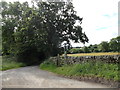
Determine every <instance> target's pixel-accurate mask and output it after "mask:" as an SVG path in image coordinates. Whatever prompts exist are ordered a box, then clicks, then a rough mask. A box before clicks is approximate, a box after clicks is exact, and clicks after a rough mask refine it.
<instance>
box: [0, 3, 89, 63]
mask: <svg viewBox="0 0 120 90" xmlns="http://www.w3.org/2000/svg"><path fill="white" fill-rule="evenodd" d="M0 4H1V9H2V37H3V39H2V44H3V48H2V53H3V55H7V54H10V55H11V54H12V55H14V56H16V57H17V58H18V61H22V62H25V63H29V64H32V63H37V62H41V60H43V59H45V57H49V56H55V55H57V54H58V53H60V52H61V43H62V42H63V41H67V43H69V44H70V40H73V41H74V42H82V43H85V42H88V38H87V36H86V34H85V33H83V32H82V28H81V23H82V18H80V17H79V16H77V15H76V12H75V11H74V7H73V5H72V3H65V2H41V1H33V4H32V7H30V6H29V4H28V2H24V3H20V2H14V3H7V2H5V1H2V2H1V3H0ZM76 21H79V22H80V23H79V25H78V26H75V24H76ZM42 56H43V57H42Z"/></svg>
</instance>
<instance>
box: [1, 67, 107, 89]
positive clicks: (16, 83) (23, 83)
mask: <svg viewBox="0 0 120 90" xmlns="http://www.w3.org/2000/svg"><path fill="white" fill-rule="evenodd" d="M1 75H2V88H109V87H107V86H105V85H101V84H96V83H90V82H84V81H77V80H72V79H67V78H63V77H59V76H57V75H55V74H53V73H51V72H48V71H44V70H40V69H39V67H38V66H29V67H22V68H18V69H11V70H7V71H3V72H2V74H0V76H1Z"/></svg>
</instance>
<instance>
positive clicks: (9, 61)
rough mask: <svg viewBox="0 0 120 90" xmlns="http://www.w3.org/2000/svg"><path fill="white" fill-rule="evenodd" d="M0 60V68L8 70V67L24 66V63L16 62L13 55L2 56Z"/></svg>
mask: <svg viewBox="0 0 120 90" xmlns="http://www.w3.org/2000/svg"><path fill="white" fill-rule="evenodd" d="M0 61H1V62H2V64H1V66H0V70H3V71H4V70H8V69H13V68H19V67H24V66H26V65H25V64H23V63H20V62H17V61H16V60H15V58H14V57H12V58H11V57H8V56H4V57H3V58H2V56H1V58H0Z"/></svg>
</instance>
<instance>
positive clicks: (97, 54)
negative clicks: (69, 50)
mask: <svg viewBox="0 0 120 90" xmlns="http://www.w3.org/2000/svg"><path fill="white" fill-rule="evenodd" d="M101 55H120V53H117V52H100V53H77V54H68V56H101Z"/></svg>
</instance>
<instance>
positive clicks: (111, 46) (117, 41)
mask: <svg viewBox="0 0 120 90" xmlns="http://www.w3.org/2000/svg"><path fill="white" fill-rule="evenodd" d="M91 52H120V36H118V37H116V38H112V39H111V40H110V42H107V41H103V42H101V43H100V44H94V45H92V44H91V45H89V46H84V47H74V48H72V49H70V50H68V53H91Z"/></svg>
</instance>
